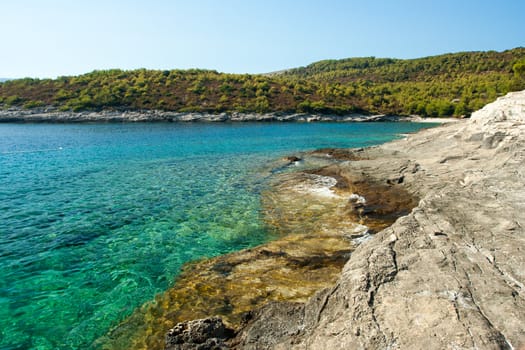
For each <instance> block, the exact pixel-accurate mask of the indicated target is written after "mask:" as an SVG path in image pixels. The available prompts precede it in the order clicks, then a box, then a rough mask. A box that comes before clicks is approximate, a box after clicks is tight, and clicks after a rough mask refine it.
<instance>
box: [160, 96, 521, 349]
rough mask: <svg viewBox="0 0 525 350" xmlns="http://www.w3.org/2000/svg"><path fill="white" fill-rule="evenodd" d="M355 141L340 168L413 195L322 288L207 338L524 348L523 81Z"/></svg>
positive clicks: (250, 344)
mask: <svg viewBox="0 0 525 350" xmlns="http://www.w3.org/2000/svg"><path fill="white" fill-rule="evenodd" d="M356 152H357V153H359V154H358V155H359V157H357V158H358V160H350V161H344V162H341V163H339V164H337V165H335V166H336V167H338V170H340V172H339V174H340V175H341V176H343V177H345V176H347V177H352V176H355V175H356V174H359V175H360V176H363V174H365V175H366V176H367V177H369V178H370V179H371V180H374V181H379V182H382V183H385V184H391V183H395V184H401V185H402V186H404V188H405V189H406V190H407V191H408V192H409V193H411V194H413V195H415V196H417V197H418V198H420V199H421V200H420V201H419V204H418V205H417V206H416V207H415V208H414V209H413V210H412V211H411V213H410V214H409V215H407V216H404V217H401V218H400V219H398V220H397V221H396V222H395V223H394V224H393V225H392V226H390V227H388V228H386V229H384V230H382V231H380V232H379V233H377V234H376V235H374V236H373V238H372V239H370V240H369V241H368V242H366V243H365V244H362V245H360V246H359V247H358V248H357V249H356V250H355V251H354V252H353V253H352V256H351V258H350V260H349V261H348V262H347V263H346V265H345V266H344V268H343V271H342V274H341V276H340V278H339V280H338V281H337V282H336V284H335V285H334V286H333V287H331V288H328V289H325V290H323V291H321V292H319V293H317V294H316V295H315V296H314V297H312V298H311V299H310V300H309V301H308V302H307V303H305V304H300V303H283V302H280V303H277V302H275V303H270V304H268V305H266V306H265V307H263V308H262V309H260V310H258V311H256V312H253V313H251V314H250V315H248V316H247V321H246V323H245V325H244V327H243V328H242V329H241V330H240V331H239V332H238V333H237V335H236V337H235V338H233V339H230V340H228V341H226V342H225V343H221V345H218V347H217V348H238V349H467V348H468V349H474V348H476V349H524V348H525V229H524V226H525V166H524V164H525V91H522V92H515V93H510V94H508V95H506V96H504V97H501V98H499V99H498V100H497V101H496V102H494V103H492V104H490V105H487V106H486V107H484V108H483V109H481V110H479V111H478V112H476V113H474V114H473V116H472V118H471V119H470V120H468V121H461V122H458V123H454V124H448V125H444V126H441V127H438V128H434V129H429V130H426V131H423V132H420V133H417V134H414V135H409V136H408V137H407V138H406V139H403V140H399V141H395V142H391V143H388V144H385V145H382V146H379V147H373V148H368V149H363V150H356ZM357 158H356V159H357ZM357 195H359V193H357ZM169 340H170V336H168V342H167V344H168V348H170V349H178V348H179V347H178V345H175V344H174V343H173V342H171V343H170V342H169ZM180 348H181V349H182V348H183V347H180Z"/></svg>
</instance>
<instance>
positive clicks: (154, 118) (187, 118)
mask: <svg viewBox="0 0 525 350" xmlns="http://www.w3.org/2000/svg"><path fill="white" fill-rule="evenodd" d="M458 120H459V119H457V118H422V117H420V116H396V115H385V114H377V115H364V114H348V115H335V114H310V113H285V112H275V113H240V112H231V113H230V112H224V113H218V114H214V113H197V112H170V111H161V110H139V111H134V110H123V111H118V110H102V111H96V112H95V111H82V112H73V111H60V110H58V109H57V108H55V107H39V108H34V109H22V108H8V109H0V123H93V122H102V123H137V122H418V123H424V122H428V123H447V122H454V121H458Z"/></svg>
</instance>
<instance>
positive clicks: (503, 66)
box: [0, 48, 525, 117]
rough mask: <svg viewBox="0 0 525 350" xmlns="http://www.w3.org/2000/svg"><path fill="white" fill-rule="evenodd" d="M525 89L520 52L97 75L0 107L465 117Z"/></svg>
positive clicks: (28, 91) (24, 84)
mask: <svg viewBox="0 0 525 350" xmlns="http://www.w3.org/2000/svg"><path fill="white" fill-rule="evenodd" d="M521 89H525V48H516V49H513V50H507V51H504V52H494V51H489V52H462V53H455V54H445V55H439V56H432V57H425V58H419V59H411V60H401V59H391V58H375V57H364V58H350V59H343V60H325V61H320V62H316V63H313V64H311V65H308V66H306V67H300V68H295V69H291V70H288V71H285V72H281V73H275V74H262V75H251V74H226V73H219V72H217V71H211V70H198V69H192V70H146V69H137V70H129V71H125V70H119V69H112V70H99V71H93V72H91V73H87V74H84V75H79V76H65V77H59V78H57V79H31V78H26V79H18V80H11V81H7V82H3V83H0V108H8V107H11V106H18V107H23V108H37V107H43V106H55V107H57V108H59V109H61V110H64V111H67V110H71V111H87V110H101V109H115V110H140V109H158V110H167V111H180V112H213V113H220V112H233V111H237V112H259V113H264V112H289V113H295V112H304V113H321V114H349V113H356V112H358V113H373V114H376V113H380V114H405V115H406V114H418V115H421V116H433V117H439V116H463V115H468V114H470V113H471V112H473V111H475V110H477V109H479V108H481V107H482V106H483V105H485V104H487V103H489V102H491V101H493V100H495V99H496V98H497V97H498V96H501V95H503V94H506V93H507V92H509V91H515V90H521Z"/></svg>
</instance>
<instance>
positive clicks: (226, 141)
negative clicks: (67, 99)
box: [0, 122, 433, 350]
mask: <svg viewBox="0 0 525 350" xmlns="http://www.w3.org/2000/svg"><path fill="white" fill-rule="evenodd" d="M431 126H433V125H432V124H418V123H386V122H385V123H122V124H107V123H106V124H88V123H86V124H0V349H1V350H7V349H9V350H11V349H40V350H47V349H90V348H93V343H94V341H95V340H96V339H98V338H99V337H101V336H104V335H105V334H106V333H107V332H108V331H109V330H110V329H111V328H112V327H115V326H116V325H118V323H119V322H120V321H122V320H123V319H124V318H126V317H127V316H128V315H130V314H131V313H132V312H133V310H134V309H136V308H137V307H140V306H141V305H142V304H144V303H146V302H148V301H150V300H152V299H153V298H154V296H155V295H156V294H158V293H161V292H162V291H164V290H166V289H167V288H169V287H170V286H172V285H173V283H174V281H175V280H176V278H177V275H178V274H179V272H180V271H181V267H182V266H183V265H184V264H185V263H187V262H189V261H194V260H196V259H202V258H206V257H212V256H216V255H220V254H226V253H228V252H232V251H237V250H241V249H244V248H248V247H253V246H256V245H258V244H261V243H264V242H266V241H268V240H270V239H272V237H273V236H274V235H272V234H271V233H270V232H269V230H267V229H265V226H264V223H263V220H262V219H261V203H260V193H261V191H263V190H264V188H265V185H266V183H267V181H268V177H269V176H271V173H272V172H271V171H269V169H271V167H272V164H274V163H275V161H276V160H278V159H281V158H283V157H285V156H289V155H296V154H299V153H300V152H305V151H309V150H314V149H319V148H326V147H336V148H348V147H366V146H372V145H378V144H381V143H384V142H387V141H390V140H393V139H396V138H399V137H402V135H403V134H406V133H411V132H416V131H418V130H420V129H422V128H427V127H431Z"/></svg>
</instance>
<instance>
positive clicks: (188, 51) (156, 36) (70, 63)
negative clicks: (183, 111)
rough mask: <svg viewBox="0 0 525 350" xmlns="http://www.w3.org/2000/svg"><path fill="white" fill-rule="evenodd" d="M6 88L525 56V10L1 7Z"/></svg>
mask: <svg viewBox="0 0 525 350" xmlns="http://www.w3.org/2000/svg"><path fill="white" fill-rule="evenodd" d="M0 33H1V38H2V40H1V44H0V45H1V46H0V47H1V51H0V77H2V78H22V77H35V78H36V77H38V78H54V77H57V76H63V75H77V74H83V73H87V72H90V71H93V70H95V69H111V68H120V69H136V68H148V69H188V68H203V69H214V70H217V71H220V72H227V73H266V72H273V71H278V70H282V69H287V68H293V67H300V66H305V65H307V64H309V63H312V62H315V61H319V60H323V59H339V58H347V57H363V56H375V57H393V58H417V57H424V56H431V55H436V54H443V53H449V52H460V51H480V50H481V51H486V50H495V51H503V50H506V49H511V48H515V47H520V46H525V0H498V1H495V0H358V1H354V0H316V1H314V0H185V1H183V0H16V1H15V0H0Z"/></svg>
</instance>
